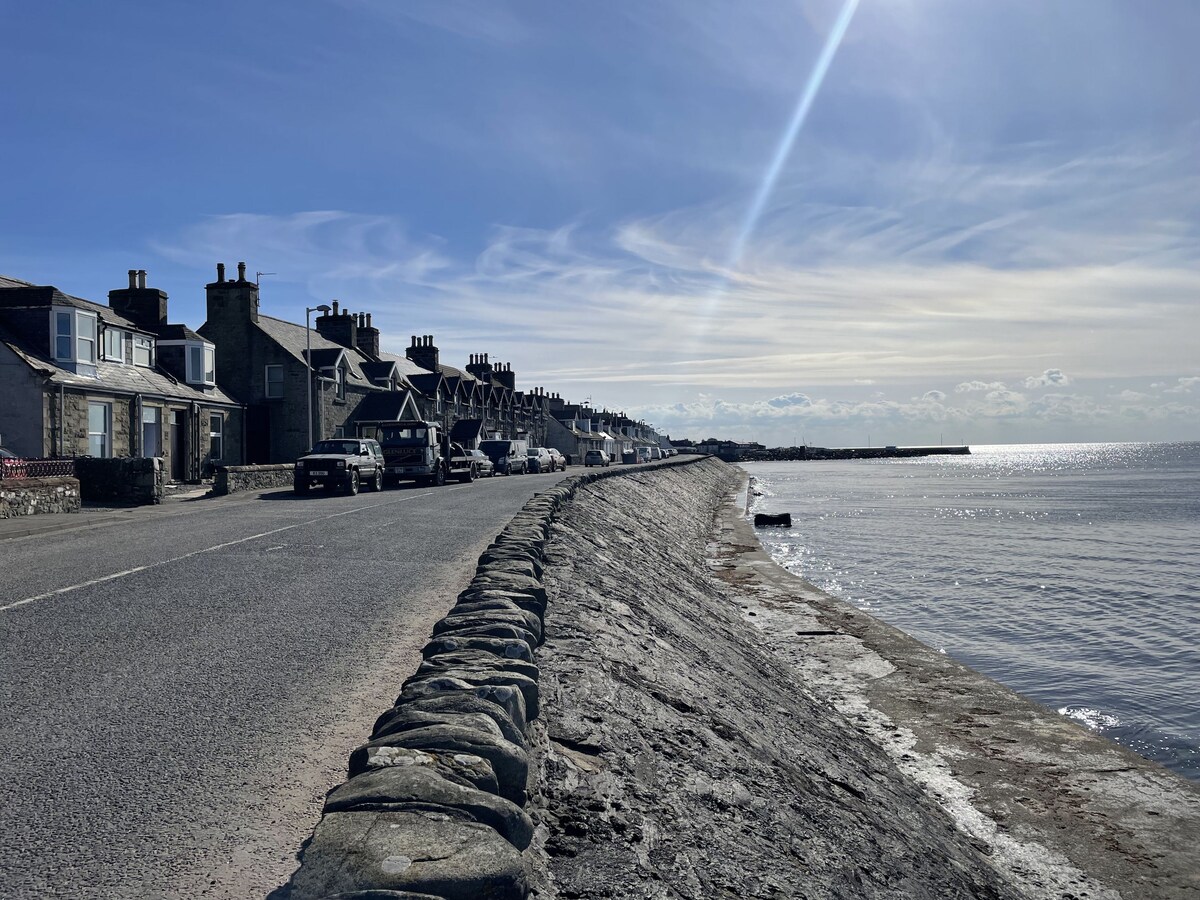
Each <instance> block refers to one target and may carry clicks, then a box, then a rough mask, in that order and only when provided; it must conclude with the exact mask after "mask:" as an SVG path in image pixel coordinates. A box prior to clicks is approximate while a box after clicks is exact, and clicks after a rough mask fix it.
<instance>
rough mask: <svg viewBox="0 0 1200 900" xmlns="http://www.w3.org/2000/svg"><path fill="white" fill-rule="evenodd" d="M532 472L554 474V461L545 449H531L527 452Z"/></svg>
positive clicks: (526, 457) (526, 455)
mask: <svg viewBox="0 0 1200 900" xmlns="http://www.w3.org/2000/svg"><path fill="white" fill-rule="evenodd" d="M525 459H526V461H527V462H528V465H529V471H530V472H553V471H554V460H553V459H552V458H551V457H550V453H549V452H548V451H547V450H546V448H545V447H530V448H529V449H528V450H526V451H525Z"/></svg>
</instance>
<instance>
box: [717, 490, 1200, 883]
mask: <svg viewBox="0 0 1200 900" xmlns="http://www.w3.org/2000/svg"><path fill="white" fill-rule="evenodd" d="M742 471H743V473H744V479H743V483H742V491H744V492H745V493H746V496H745V501H744V503H743V504H739V503H738V502H737V499H736V498H735V499H733V500H731V501H730V502H727V503H726V504H725V505H724V506H723V508H722V510H721V511H720V512H719V513H718V519H717V530H718V536H717V538H716V539H715V540H714V543H713V545H711V547H710V554H711V564H712V567H713V571H714V574H716V575H717V577H720V578H722V579H723V580H726V581H727V582H728V583H730V584H736V586H737V589H738V591H739V593H740V594H742V596H743V598H744V599H745V601H746V602H745V604H744V606H743V609H744V613H745V616H746V619H747V621H750V622H752V623H753V624H754V625H755V627H757V628H759V629H761V630H762V631H763V634H764V638H765V639H766V640H767V641H768V643H769V644H770V645H771V646H772V648H773V649H774V651H775V652H776V653H777V654H778V655H780V656H781V657H782V658H785V659H787V660H788V661H789V663H790V664H791V665H792V666H793V667H794V668H796V670H797V671H798V672H800V673H801V674H802V675H803V678H804V681H805V683H806V684H807V685H808V686H809V687H810V688H811V689H812V690H814V691H815V692H817V693H818V694H819V695H821V696H822V697H823V698H824V699H825V700H826V701H827V702H829V703H830V704H831V706H833V708H835V709H837V710H838V711H839V712H841V713H843V714H845V715H847V717H848V718H850V719H851V720H852V721H853V722H855V725H856V727H857V728H858V729H859V730H860V731H862V732H863V733H864V734H865V735H866V736H868V738H869V739H871V740H872V741H873V742H875V743H877V744H878V745H879V746H881V747H883V748H884V749H885V750H887V752H888V754H889V756H891V758H892V759H893V760H894V761H895V763H896V765H897V766H898V767H899V768H900V770H901V771H903V772H904V773H905V774H906V775H907V776H909V777H911V778H913V779H914V780H916V781H917V782H918V783H920V784H922V785H923V786H924V787H925V789H926V791H927V792H928V793H929V795H930V796H932V797H933V798H934V799H935V800H936V801H937V802H938V803H939V804H940V805H941V806H942V808H943V809H945V810H946V811H947V813H948V814H949V815H950V816H951V817H952V818H953V819H954V821H955V823H956V825H957V826H958V827H959V828H961V829H963V830H964V831H966V832H967V833H968V834H971V835H972V836H973V837H974V838H976V839H978V840H980V841H983V842H986V843H987V844H988V845H989V846H990V847H991V848H992V850H991V853H992V857H993V859H994V861H995V863H996V864H997V865H998V867H1000V868H1001V869H1002V870H1007V873H1008V874H1009V875H1010V877H1015V878H1017V879H1018V882H1021V881H1024V882H1026V883H1024V884H1022V888H1023V889H1024V890H1025V891H1026V892H1032V893H1031V894H1030V895H1031V896H1038V893H1037V891H1039V890H1042V889H1044V888H1045V887H1048V886H1049V885H1051V884H1053V885H1056V886H1055V888H1054V889H1053V890H1057V891H1078V890H1079V888H1080V886H1081V885H1080V883H1079V877H1080V875H1081V874H1082V873H1087V876H1088V877H1087V879H1086V880H1088V881H1091V880H1092V879H1095V881H1094V882H1093V884H1092V886H1091V890H1092V891H1093V892H1094V893H1092V894H1090V896H1124V897H1127V898H1133V897H1184V896H1188V897H1194V896H1197V895H1198V894H1200V862H1198V861H1197V858H1196V857H1197V854H1196V851H1195V847H1196V846H1200V788H1198V786H1197V785H1196V784H1194V783H1193V782H1191V781H1189V780H1187V779H1186V778H1184V777H1182V776H1180V775H1177V774H1175V773H1174V772H1171V771H1170V770H1168V769H1165V768H1164V767H1162V766H1160V765H1159V764H1157V763H1155V762H1152V761H1150V760H1148V759H1146V758H1144V757H1142V756H1139V755H1138V754H1136V753H1134V752H1133V751H1132V750H1128V749H1126V748H1125V747H1122V746H1121V745H1119V744H1116V743H1115V742H1113V741H1112V740H1110V739H1108V738H1105V737H1103V736H1102V735H1098V734H1096V733H1094V732H1092V731H1089V730H1088V729H1086V728H1085V727H1084V726H1082V725H1080V724H1078V723H1076V722H1074V721H1072V720H1070V719H1067V718H1065V717H1063V716H1060V715H1059V714H1058V713H1056V712H1054V711H1053V710H1050V709H1048V708H1046V707H1043V706H1041V705H1040V704H1038V703H1036V702H1034V701H1032V700H1030V699H1028V698H1026V697H1024V696H1022V695H1020V694H1018V693H1017V692H1015V691H1013V690H1011V689H1010V688H1007V687H1005V686H1003V685H1001V684H999V683H998V682H996V681H994V680H992V679H990V678H988V677H986V676H984V675H982V674H980V673H978V672H976V671H975V670H973V669H971V668H969V667H968V666H966V665H963V664H961V663H958V662H956V661H954V660H953V659H950V658H949V657H947V656H946V655H945V654H942V653H939V652H937V651H936V650H934V649H932V648H930V647H928V646H926V645H925V644H923V643H921V642H920V641H918V640H917V639H915V638H913V637H911V636H909V635H908V634H906V633H904V632H902V631H900V630H899V629H897V628H895V627H893V626H890V625H888V624H886V623H884V622H882V621H881V620H878V619H876V618H875V617H873V616H871V615H870V614H869V613H866V612H864V611H862V610H859V609H858V608H857V607H854V606H852V605H851V604H849V603H846V602H845V601H842V600H839V599H837V598H836V597H833V596H832V595H830V594H827V593H825V592H824V591H822V590H820V589H819V588H816V587H815V586H814V585H812V584H810V583H809V582H807V581H806V580H804V579H803V578H802V577H800V576H798V575H795V574H793V573H791V572H789V571H788V570H787V569H785V568H783V567H782V566H780V565H778V564H777V563H776V562H775V561H774V560H773V559H772V558H771V556H770V554H769V553H768V551H767V550H766V549H765V548H764V547H763V546H762V544H761V543H760V542H759V540H758V536H757V535H756V533H755V532H754V529H753V528H752V526H751V524H750V522H749V521H747V519H746V518H745V513H743V512H740V511H739V506H741V507H742V508H744V509H748V508H749V504H750V494H749V491H748V489H747V488H748V486H749V484H750V483H751V479H752V476H751V475H750V474H749V473H745V470H742ZM740 496H741V495H740V494H739V498H740ZM1073 869H1074V870H1075V871H1072V870H1073ZM1031 871H1032V872H1034V873H1036V874H1035V875H1034V877H1033V878H1032V881H1030V879H1029V878H1028V876H1027V875H1026V874H1024V873H1028V872H1031ZM1114 891H1116V892H1118V893H1113V892H1114ZM1058 895H1059V894H1056V893H1053V891H1052V892H1051V893H1049V894H1045V896H1058Z"/></svg>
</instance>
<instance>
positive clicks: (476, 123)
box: [0, 0, 1200, 446]
mask: <svg viewBox="0 0 1200 900" xmlns="http://www.w3.org/2000/svg"><path fill="white" fill-rule="evenodd" d="M844 8H845V7H844V4H843V3H842V2H841V0H808V2H805V0H791V2H774V0H761V2H754V3H741V2H737V3H734V2H706V0H655V2H653V3H641V2H628V3H626V2H611V0H606V2H578V3H562V2H549V0H546V2H533V0H529V2H511V3H509V2H503V0H478V2H459V3H454V2H448V0H434V2H415V0H325V2H303V0H298V2H289V3H282V2H276V3H270V4H267V3H254V2H240V3H236V4H235V3H226V2H206V3H203V4H198V3H193V2H182V0H181V2H170V0H167V2H157V3H154V4H146V3H134V2H120V0H114V2H112V3H105V4H96V3H86V2H56V0H45V2H41V3H38V4H29V3H17V2H10V0H0V27H2V28H3V30H4V33H5V34H6V35H7V37H6V40H5V51H4V63H3V65H4V70H5V85H6V89H5V90H4V91H3V92H0V123H2V124H0V127H3V132H4V138H3V140H2V141H0V183H2V185H3V194H2V196H3V204H4V215H3V216H2V217H0V273H3V274H6V275H11V276H14V277H18V278H24V279H27V280H30V281H36V282H39V283H49V284H55V285H57V286H59V287H60V288H62V289H64V290H67V291H69V292H71V293H75V294H78V295H80V296H84V297H88V298H91V299H96V300H100V301H103V300H104V297H105V294H106V293H107V291H108V290H110V289H111V288H115V287H121V286H123V284H124V282H125V271H126V270H127V269H129V268H142V269H147V270H148V271H149V273H150V282H151V283H152V284H153V285H154V286H156V287H160V288H162V289H164V290H167V291H168V292H169V293H170V295H171V310H172V319H174V320H177V321H185V322H187V323H189V324H191V325H193V326H198V325H199V324H200V323H201V322H202V321H203V319H204V305H203V284H204V283H205V282H206V281H209V280H211V279H212V277H213V273H214V267H215V264H216V263H217V262H218V261H223V262H225V263H227V264H229V265H230V266H232V265H233V264H234V263H236V262H237V261H239V260H245V261H246V262H247V264H248V267H249V270H250V271H251V272H256V271H262V272H270V273H274V274H272V275H269V276H264V278H263V280H262V287H263V291H262V303H263V311H264V312H266V313H268V314H271V315H276V316H279V317H282V318H288V319H292V320H294V321H302V320H303V317H304V307H305V306H306V305H308V306H312V305H314V304H315V303H317V302H328V301H329V300H331V299H334V298H337V299H339V300H341V301H342V303H343V304H345V305H347V306H349V307H350V308H351V309H352V310H355V311H358V310H361V311H364V312H372V313H373V314H374V321H375V322H376V324H379V325H380V326H381V327H382V328H383V329H384V344H385V346H387V347H388V348H389V349H391V350H394V351H397V352H402V351H403V347H404V346H406V345H407V342H408V335H410V334H413V333H421V334H427V333H432V334H434V335H435V336H436V338H437V342H438V344H439V346H440V347H441V349H442V355H443V359H444V360H446V361H448V362H457V363H459V364H462V363H464V362H465V361H466V358H467V355H468V354H470V353H476V352H488V353H490V354H491V358H492V359H493V360H496V359H503V360H510V361H511V362H512V364H513V368H514V370H515V371H516V372H517V375H518V385H519V386H525V387H530V386H534V385H538V384H541V385H545V386H546V387H548V388H549V389H551V390H557V391H559V392H560V393H562V394H563V395H564V396H567V397H569V398H571V399H583V398H585V397H591V398H593V400H594V401H595V402H596V403H597V404H600V405H607V406H610V407H612V408H615V409H623V410H625V411H627V412H632V413H635V414H639V415H642V416H644V417H645V418H647V419H648V420H649V421H651V422H654V423H655V424H656V425H659V426H661V427H662V428H663V429H664V430H667V431H670V432H671V433H672V434H674V435H677V436H692V437H704V436H708V435H718V436H728V437H737V438H747V439H748V438H756V439H759V440H763V441H765V442H767V443H770V444H777V443H791V442H793V441H794V440H798V439H799V440H807V441H808V442H809V443H817V444H825V445H829V446H834V445H840V444H859V443H865V442H866V440H867V439H868V436H870V438H871V440H872V441H873V442H875V443H917V442H936V441H938V440H945V441H947V442H950V441H959V440H965V441H968V442H973V443H990V442H1000V441H1024V440H1030V441H1040V440H1063V441H1069V440H1144V439H1145V440H1148V439H1197V438H1200V433H1198V430H1197V422H1200V415H1198V408H1200V352H1198V351H1197V346H1198V345H1200V341H1198V339H1197V338H1198V336H1200V313H1197V299H1198V298H1200V249H1198V248H1200V242H1198V241H1197V237H1198V236H1200V227H1198V225H1200V164H1198V159H1200V154H1197V147H1198V146H1200V105H1198V104H1197V102H1196V98H1197V97H1200V61H1198V58H1197V55H1196V53H1195V44H1196V40H1197V37H1198V36H1200V4H1198V3H1195V2H1193V0H1178V2H1172V0H1156V2H1153V3H1134V2H1105V0H1078V2H1072V0H1061V2H1044V0H1039V2H1034V0H1004V2H999V0H996V2H984V0H980V2H962V0H862V2H861V4H859V5H858V6H857V8H856V9H855V10H854V12H853V18H852V19H851V21H850V24H849V27H848V30H847V31H846V34H845V39H844V40H843V41H841V42H840V45H839V46H838V47H837V52H836V54H835V56H834V58H833V61H832V64H831V66H830V67H829V70H828V74H827V77H825V79H824V80H823V82H822V83H821V85H820V89H819V91H818V92H817V94H816V97H815V101H814V102H813V104H812V107H811V110H810V112H809V114H808V116H807V119H806V120H805V122H804V126H803V128H802V130H801V131H800V133H799V136H798V139H797V140H796V141H795V143H794V145H792V146H791V147H790V149H789V152H787V154H786V155H785V157H784V162H783V165H782V167H781V168H780V170H779V177H778V179H777V181H775V182H774V183H773V189H772V190H771V191H770V193H769V195H768V196H767V197H766V200H765V204H764V206H763V210H762V215H761V217H760V218H758V219H757V221H756V222H755V224H754V227H753V228H752V229H750V230H749V231H748V232H747V231H746V230H745V229H744V225H745V223H746V221H747V216H748V213H749V210H750V208H751V205H752V204H753V202H754V198H755V196H756V194H757V193H758V192H759V191H760V189H761V188H762V186H763V184H764V179H765V177H766V174H767V170H768V167H769V166H770V163H771V160H772V157H773V156H774V155H775V154H776V151H777V149H778V146H779V143H780V139H781V137H782V135H783V134H784V132H785V130H786V129H787V126H788V122H789V120H790V119H791V118H792V116H793V113H794V110H795V108H796V106H797V102H798V100H799V98H800V97H801V95H802V93H803V92H804V89H805V86H806V84H808V83H809V79H810V78H811V76H812V74H813V69H814V65H815V63H816V61H817V59H818V57H819V55H820V53H821V50H822V47H823V46H824V45H825V42H826V39H827V37H828V36H829V35H830V33H831V30H832V29H833V26H834V23H835V21H836V20H837V19H838V16H839V14H840V13H842V12H843V10H844ZM742 239H744V249H743V251H742V252H741V253H740V255H739V254H738V253H737V252H736V250H735V248H737V247H738V246H739V242H740V241H741V240H742Z"/></svg>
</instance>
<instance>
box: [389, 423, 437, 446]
mask: <svg viewBox="0 0 1200 900" xmlns="http://www.w3.org/2000/svg"><path fill="white" fill-rule="evenodd" d="M428 439H429V429H428V428H413V427H412V426H405V427H403V428H381V429H380V430H379V443H381V444H382V445H383V446H385V447H414V446H424V444H425V443H426V442H427V441H428Z"/></svg>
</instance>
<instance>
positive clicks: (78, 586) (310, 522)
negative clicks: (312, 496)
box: [0, 491, 434, 613]
mask: <svg viewBox="0 0 1200 900" xmlns="http://www.w3.org/2000/svg"><path fill="white" fill-rule="evenodd" d="M433 493H434V492H433V491H426V492H425V493H423V494H413V495H411V496H408V497H401V498H400V499H399V500H390V501H388V502H387V503H373V504H371V505H370V506H357V507H355V508H354V509H348V510H345V511H344V512H338V513H330V514H329V515H327V516H318V517H317V518H315V519H309V520H308V521H307V522H297V523H296V524H295V525H284V526H283V527H281V528H272V529H271V530H270V531H263V532H261V533H259V534H252V535H250V536H249V537H244V538H238V539H237V540H236V541H225V542H224V543H222V544H214V545H213V546H211V547H205V548H204V549H203V550H193V551H192V552H191V553H185V554H183V555H182V556H176V557H174V558H172V559H164V560H161V561H160V562H156V563H150V564H149V565H145V566H134V567H133V568H132V569H126V570H125V571H123V572H113V573H112V574H111V575H102V576H101V577H99V578H93V579H92V580H91V581H81V582H80V583H79V584H73V585H71V586H70V587H62V588H58V589H57V590H53V591H47V592H46V593H44V594H38V595H37V596H35V597H26V598H25V599H24V600H18V601H16V602H15V603H9V604H8V605H7V606H0V613H2V612H8V611H9V610H10V609H16V608H17V607H18V606H25V605H26V604H28V603H36V602H37V601H38V600H48V599H50V598H51V597H58V596H60V595H62V594H69V593H71V591H78V590H80V589H81V588H85V587H92V586H93V585H97V584H104V582H106V581H116V580H117V579H118V578H124V577H126V576H127V575H136V574H137V573H138V572H145V571H147V570H149V569H157V568H160V567H162V566H169V565H170V564H171V563H177V562H181V561H182V560H185V559H190V558H191V557H193V556H199V555H200V554H202V553H212V552H213V551H214V550H224V549H225V548H226V547H233V546H236V545H237V544H244V543H246V542H247V541H256V540H258V539H259V538H264V537H270V536H271V535H273V534H280V533H282V532H284V531H291V530H293V529H295V528H303V527H304V526H306V525H313V524H315V523H317V522H324V521H325V520H326V519H337V518H340V517H341V516H349V515H352V514H354V513H358V512H365V511H366V510H368V509H378V508H379V507H381V506H392V505H394V504H396V503H406V502H408V501H409V500H416V499H418V498H420V497H428V496H430V495H431V494H433Z"/></svg>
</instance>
